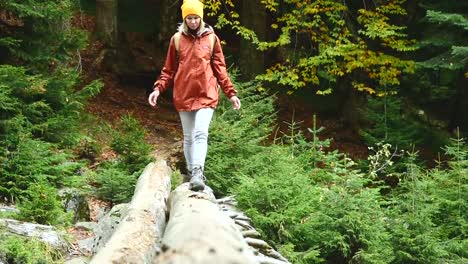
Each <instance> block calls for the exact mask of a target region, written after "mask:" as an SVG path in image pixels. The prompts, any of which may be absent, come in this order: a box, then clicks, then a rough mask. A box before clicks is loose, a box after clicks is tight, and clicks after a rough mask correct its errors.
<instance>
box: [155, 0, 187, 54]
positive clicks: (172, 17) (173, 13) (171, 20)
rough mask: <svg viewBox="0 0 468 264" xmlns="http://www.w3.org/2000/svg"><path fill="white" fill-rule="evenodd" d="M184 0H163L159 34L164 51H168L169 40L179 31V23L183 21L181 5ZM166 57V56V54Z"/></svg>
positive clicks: (160, 46) (161, 47)
mask: <svg viewBox="0 0 468 264" xmlns="http://www.w3.org/2000/svg"><path fill="white" fill-rule="evenodd" d="M181 5H182V1H173V0H161V5H160V6H161V7H162V8H161V9H160V10H159V11H160V17H161V24H160V27H159V29H160V30H159V34H158V40H157V41H158V46H159V48H160V49H161V51H162V53H164V54H165V53H166V50H167V47H168V46H169V40H170V39H171V37H172V35H174V33H176V31H177V24H178V23H180V22H182V17H181V12H180V6H181ZM164 57H165V56H164Z"/></svg>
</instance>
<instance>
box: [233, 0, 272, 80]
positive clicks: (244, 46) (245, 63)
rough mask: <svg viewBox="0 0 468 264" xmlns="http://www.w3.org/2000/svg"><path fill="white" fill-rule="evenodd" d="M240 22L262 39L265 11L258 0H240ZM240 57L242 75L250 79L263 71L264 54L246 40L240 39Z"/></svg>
mask: <svg viewBox="0 0 468 264" xmlns="http://www.w3.org/2000/svg"><path fill="white" fill-rule="evenodd" d="M240 17H241V23H242V24H243V25H244V26H246V27H247V28H250V29H252V30H253V31H255V32H256V33H257V36H258V37H259V38H260V39H262V40H264V39H265V37H266V11H265V8H264V6H263V4H261V3H260V1H255V0H249V1H242V13H241V16H240ZM240 44H241V45H240V59H239V64H240V67H241V71H242V75H243V76H244V77H245V79H251V78H253V77H255V76H256V75H258V74H260V73H262V72H263V71H264V67H265V65H264V59H265V58H264V54H263V52H261V51H258V50H257V48H256V46H255V45H254V44H252V43H250V41H248V40H244V39H241V43H240Z"/></svg>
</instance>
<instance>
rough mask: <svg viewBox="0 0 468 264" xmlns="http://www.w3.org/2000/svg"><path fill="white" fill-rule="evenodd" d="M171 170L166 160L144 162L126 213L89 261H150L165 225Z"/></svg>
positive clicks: (94, 262) (96, 262)
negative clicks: (105, 242)
mask: <svg viewBox="0 0 468 264" xmlns="http://www.w3.org/2000/svg"><path fill="white" fill-rule="evenodd" d="M170 174H171V172H170V169H169V167H168V166H167V165H166V162H165V161H160V162H158V163H156V164H155V163H150V164H149V165H148V166H146V168H145V170H144V171H143V173H142V174H141V176H140V178H139V179H138V183H137V186H136V188H135V194H134V195H133V198H132V201H131V203H130V206H129V209H128V213H127V215H126V216H125V217H124V218H123V219H122V222H121V223H120V224H119V226H118V227H117V229H116V231H115V233H114V234H113V235H112V237H111V238H110V240H109V241H108V242H107V244H106V245H105V246H104V248H103V249H101V250H100V251H99V252H98V253H97V254H96V256H94V258H93V259H92V261H91V264H102V263H150V261H151V259H152V258H153V257H154V255H155V254H156V253H157V252H158V251H159V247H158V242H159V241H160V240H161V237H162V234H163V232H164V228H165V225H166V213H167V207H166V201H167V199H168V197H169V193H170V188H171V180H170Z"/></svg>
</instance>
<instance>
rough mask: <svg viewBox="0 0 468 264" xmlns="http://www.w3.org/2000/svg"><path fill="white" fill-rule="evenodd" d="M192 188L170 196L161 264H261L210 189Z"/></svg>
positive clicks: (185, 186)
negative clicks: (195, 189)
mask: <svg viewBox="0 0 468 264" xmlns="http://www.w3.org/2000/svg"><path fill="white" fill-rule="evenodd" d="M188 186H189V184H188V183H184V184H182V185H180V186H179V187H177V188H176V189H175V190H174V191H173V192H172V193H171V196H170V199H169V207H170V208H171V210H170V218H169V221H168V224H167V227H166V231H165V233H164V236H163V240H162V253H161V254H160V255H159V256H157V257H156V258H155V259H154V262H153V263H155V264H156V263H158V264H169V263H172V264H186V263H191V264H202V263H203V264H210V263H213V264H224V263H226V264H227V263H230V264H234V263H238V264H248V263H258V261H257V260H256V258H255V256H254V253H253V250H252V249H251V248H250V247H249V246H248V244H247V243H246V242H245V240H244V238H243V236H242V233H241V232H240V231H239V230H238V228H237V227H236V224H235V223H234V221H233V219H231V218H230V217H229V216H228V215H226V214H225V213H224V212H222V211H221V209H220V208H219V207H218V204H217V202H216V199H215V197H214V195H213V192H212V191H211V189H210V188H209V187H207V188H205V190H204V191H203V192H192V191H191V190H189V189H188Z"/></svg>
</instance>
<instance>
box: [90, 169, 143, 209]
mask: <svg viewBox="0 0 468 264" xmlns="http://www.w3.org/2000/svg"><path fill="white" fill-rule="evenodd" d="M93 175H94V176H93V178H92V181H93V182H94V183H93V184H95V185H97V188H96V190H95V194H96V195H97V196H98V197H99V198H100V199H103V200H106V201H110V202H113V203H125V202H129V201H130V199H131V198H132V195H133V192H134V191H135V185H136V182H137V179H138V176H139V174H138V173H134V174H130V173H129V172H128V171H127V170H126V169H125V168H124V164H122V163H120V162H108V163H106V164H104V165H103V166H101V167H100V168H99V169H98V170H97V171H96V173H95V174H93Z"/></svg>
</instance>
